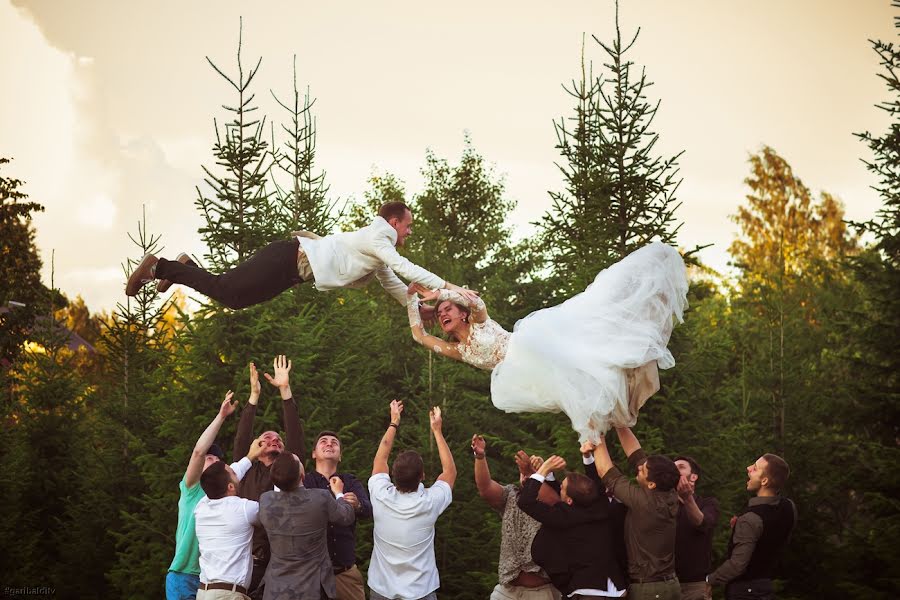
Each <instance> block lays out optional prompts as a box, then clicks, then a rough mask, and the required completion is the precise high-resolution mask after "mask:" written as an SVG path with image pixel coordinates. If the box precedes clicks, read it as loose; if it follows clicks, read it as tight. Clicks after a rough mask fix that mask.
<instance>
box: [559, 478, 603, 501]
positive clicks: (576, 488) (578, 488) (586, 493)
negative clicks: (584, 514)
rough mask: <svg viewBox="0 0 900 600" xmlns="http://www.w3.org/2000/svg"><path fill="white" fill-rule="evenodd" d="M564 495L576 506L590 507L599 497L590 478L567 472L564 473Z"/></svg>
mask: <svg viewBox="0 0 900 600" xmlns="http://www.w3.org/2000/svg"><path fill="white" fill-rule="evenodd" d="M566 481H568V482H569V483H568V484H567V485H566V495H567V496H568V497H569V498H571V499H572V502H573V503H575V504H577V505H578V506H590V505H591V504H593V503H594V502H596V501H597V498H598V497H599V496H600V494H599V492H598V491H597V486H596V485H594V482H593V481H592V480H591V478H590V477H588V476H587V475H584V474H582V473H575V472H573V471H568V472H567V473H566Z"/></svg>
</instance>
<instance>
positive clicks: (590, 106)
mask: <svg viewBox="0 0 900 600" xmlns="http://www.w3.org/2000/svg"><path fill="white" fill-rule="evenodd" d="M615 22H616V35H615V37H614V38H613V40H612V42H610V43H606V42H602V41H601V40H600V39H598V38H597V37H596V36H593V39H594V41H595V42H596V43H597V44H598V45H599V46H600V47H601V48H602V50H603V51H604V52H605V54H606V60H607V61H608V62H605V63H604V67H605V68H606V69H607V70H608V71H609V75H608V76H607V77H596V76H594V74H593V69H592V67H591V66H590V63H589V66H587V67H586V66H585V63H584V56H583V52H582V72H581V81H580V82H579V83H576V82H574V81H573V82H572V85H571V87H570V88H568V89H567V90H566V91H567V92H568V93H569V95H570V96H572V97H573V98H574V99H575V101H576V107H575V116H574V117H573V118H572V119H571V122H572V125H571V126H570V127H571V129H570V128H569V126H567V124H566V122H565V121H564V120H560V122H559V123H555V127H556V130H557V137H558V139H559V144H558V146H557V147H558V148H559V149H560V152H561V154H562V156H563V159H564V164H563V165H561V166H560V170H561V171H562V174H563V177H564V178H565V180H566V184H567V188H568V189H567V191H566V192H565V193H560V192H555V193H551V197H552V198H553V201H554V207H553V211H551V212H549V213H547V214H546V215H544V217H543V219H542V220H541V221H540V222H539V223H538V225H539V226H540V228H541V229H542V231H543V234H544V236H543V237H544V241H545V244H546V246H547V249H548V251H549V252H550V257H551V260H552V264H553V267H554V272H555V275H556V276H557V278H558V282H557V283H558V285H559V286H560V290H561V292H562V295H563V296H569V295H571V294H573V293H576V292H580V291H581V290H583V289H584V288H585V287H586V286H587V284H588V283H590V282H591V281H592V280H593V278H594V277H595V276H596V274H597V273H598V272H599V271H600V270H602V269H603V268H605V267H607V266H609V265H610V264H612V263H613V262H616V261H617V260H619V259H621V258H623V257H625V256H626V255H628V254H630V253H631V252H632V251H634V250H636V249H637V248H640V247H641V246H643V245H645V244H647V243H649V242H650V241H652V240H653V239H654V238H659V239H661V240H662V241H663V242H665V243H668V244H674V243H675V241H676V236H677V233H678V229H679V228H680V226H681V225H680V223H679V222H678V220H677V219H676V217H675V211H676V210H677V209H678V207H679V206H680V204H679V203H677V201H676V199H675V192H676V191H677V189H678V186H679V184H680V179H678V166H677V161H678V157H679V156H680V153H679V154H676V155H675V156H672V157H668V158H662V157H659V156H657V155H656V154H655V151H654V150H655V146H656V143H657V142H658V140H659V135H658V134H656V133H653V132H652V131H651V129H650V127H651V125H652V123H653V119H654V117H655V116H656V112H657V110H658V109H659V102H657V103H656V104H652V103H651V102H650V101H649V100H648V99H647V96H646V91H647V89H648V88H649V87H650V86H651V85H652V83H651V82H650V81H648V79H647V76H646V73H645V71H644V70H643V69H642V70H641V71H640V73H637V72H636V68H635V65H634V63H633V62H631V60H630V59H629V58H628V53H629V52H630V51H631V49H632V48H633V47H634V44H635V42H636V41H637V37H638V35H639V34H640V29H638V30H637V32H635V35H634V37H633V38H632V39H631V41H630V42H628V43H623V40H622V33H621V29H620V27H619V9H618V3H616V21H615ZM694 251H696V249H695V250H693V251H692V252H694Z"/></svg>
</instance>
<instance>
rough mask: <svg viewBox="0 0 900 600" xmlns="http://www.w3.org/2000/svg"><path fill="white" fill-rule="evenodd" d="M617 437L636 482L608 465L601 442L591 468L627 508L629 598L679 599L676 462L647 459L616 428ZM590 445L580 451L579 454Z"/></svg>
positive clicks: (628, 433) (629, 436)
mask: <svg viewBox="0 0 900 600" xmlns="http://www.w3.org/2000/svg"><path fill="white" fill-rule="evenodd" d="M616 434H617V435H618V437H619V442H620V443H621V444H622V449H623V450H625V454H626V456H628V464H629V466H630V467H631V468H636V469H637V484H634V483H632V482H631V481H629V480H628V478H627V477H625V475H623V474H622V472H621V471H620V470H619V469H618V468H617V467H616V466H615V465H614V464H613V462H612V459H611V458H610V456H609V450H608V449H607V447H606V440H605V438H603V437H601V438H600V441H599V442H598V443H597V444H596V445H595V446H594V448H593V451H594V466H595V467H596V468H597V474H598V475H600V477H601V478H602V480H603V484H604V485H605V486H606V488H607V489H608V490H610V491H611V492H612V494H613V495H614V496H615V497H616V499H618V500H619V501H620V502H621V503H622V504H624V505H625V506H626V507H627V508H628V514H627V516H626V517H625V547H626V548H627V550H628V575H629V579H630V580H631V583H630V584H629V586H628V598H629V599H630V600H644V599H645V598H647V599H652V600H679V598H680V597H681V586H680V585H679V584H678V577H676V576H675V525H676V518H677V516H678V507H679V503H678V493H677V492H676V491H675V487H676V486H677V485H678V480H679V478H680V474H679V472H678V467H676V466H675V463H674V462H672V461H671V460H670V459H668V458H666V457H665V456H660V455H657V454H654V455H651V456H647V454H646V453H645V452H644V451H643V450H641V444H640V442H638V440H637V438H636V437H635V436H634V433H632V432H631V430H630V429H628V428H621V429H619V428H617V429H616ZM589 449H590V444H586V445H585V446H583V447H582V452H586V451H588V450H589Z"/></svg>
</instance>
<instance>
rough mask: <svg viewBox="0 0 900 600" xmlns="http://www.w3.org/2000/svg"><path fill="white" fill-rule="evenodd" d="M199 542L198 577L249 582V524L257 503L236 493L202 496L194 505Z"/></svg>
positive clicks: (254, 518) (254, 522) (255, 519)
mask: <svg viewBox="0 0 900 600" xmlns="http://www.w3.org/2000/svg"><path fill="white" fill-rule="evenodd" d="M194 519H195V521H196V530H197V541H198V542H199V543H200V581H201V582H203V583H215V582H222V583H236V584H238V585H240V586H243V587H245V588H246V587H248V586H249V585H250V579H251V577H252V575H253V553H252V550H251V543H252V542H253V527H254V526H255V525H258V524H259V503H258V502H254V501H252V500H245V499H244V498H238V497H237V496H225V497H224V498H218V499H216V500H210V499H209V498H203V499H202V500H200V502H199V503H198V504H197V508H195V509H194Z"/></svg>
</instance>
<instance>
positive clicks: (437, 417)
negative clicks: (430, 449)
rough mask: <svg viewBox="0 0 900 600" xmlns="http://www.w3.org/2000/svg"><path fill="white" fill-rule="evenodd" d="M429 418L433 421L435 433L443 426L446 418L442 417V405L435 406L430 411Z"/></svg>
mask: <svg viewBox="0 0 900 600" xmlns="http://www.w3.org/2000/svg"><path fill="white" fill-rule="evenodd" d="M428 420H429V421H431V430H432V431H434V432H435V433H437V432H439V431H440V430H441V427H442V426H443V425H444V420H443V419H442V418H441V407H440V406H435V407H434V408H432V409H431V410H430V411H428Z"/></svg>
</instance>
